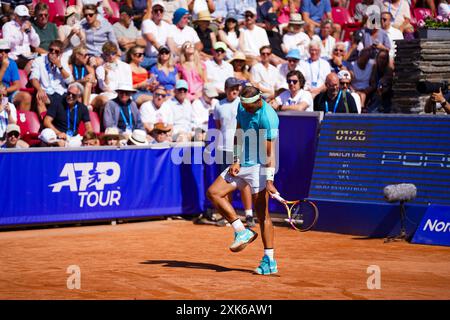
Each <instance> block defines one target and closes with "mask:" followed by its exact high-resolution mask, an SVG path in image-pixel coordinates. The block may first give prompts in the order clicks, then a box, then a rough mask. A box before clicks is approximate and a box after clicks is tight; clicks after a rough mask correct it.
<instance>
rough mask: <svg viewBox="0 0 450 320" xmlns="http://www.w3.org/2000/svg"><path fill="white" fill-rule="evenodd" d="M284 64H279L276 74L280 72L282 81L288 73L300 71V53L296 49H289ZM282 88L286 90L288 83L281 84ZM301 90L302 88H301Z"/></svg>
mask: <svg viewBox="0 0 450 320" xmlns="http://www.w3.org/2000/svg"><path fill="white" fill-rule="evenodd" d="M286 60H287V62H286V63H283V64H280V65H279V66H278V72H280V76H281V78H282V79H286V76H287V74H288V73H289V72H290V71H294V70H298V71H300V65H299V62H300V51H299V50H298V49H291V50H289V52H288V53H287V55H286ZM282 87H283V88H285V89H288V88H289V86H288V83H287V82H286V81H284V82H283V85H282ZM302 88H303V87H302Z"/></svg>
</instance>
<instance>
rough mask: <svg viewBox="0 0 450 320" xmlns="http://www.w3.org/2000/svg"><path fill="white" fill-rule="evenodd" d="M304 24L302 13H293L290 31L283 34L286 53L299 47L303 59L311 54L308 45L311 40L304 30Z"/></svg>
mask: <svg viewBox="0 0 450 320" xmlns="http://www.w3.org/2000/svg"><path fill="white" fill-rule="evenodd" d="M304 25H305V22H304V21H303V19H302V16H301V14H299V13H293V14H291V15H290V19H289V24H288V31H287V33H285V34H284V35H283V43H284V50H285V53H287V52H288V51H289V50H292V49H298V50H299V52H300V58H301V59H305V58H307V57H308V56H309V55H308V45H309V43H310V41H311V39H310V38H309V36H308V35H307V34H306V33H304V32H303V31H302V30H303V26H304Z"/></svg>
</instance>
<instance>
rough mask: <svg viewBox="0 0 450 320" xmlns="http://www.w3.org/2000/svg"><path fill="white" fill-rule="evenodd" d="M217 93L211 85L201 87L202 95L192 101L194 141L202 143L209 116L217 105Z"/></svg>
mask: <svg viewBox="0 0 450 320" xmlns="http://www.w3.org/2000/svg"><path fill="white" fill-rule="evenodd" d="M218 98H219V93H218V92H217V90H216V88H215V87H214V85H213V84H212V83H207V84H205V86H204V87H203V95H202V96H201V98H200V99H197V100H194V101H192V122H193V123H194V131H195V136H194V139H195V140H196V141H204V140H205V138H206V131H208V121H209V115H210V114H211V113H212V112H213V110H214V108H215V107H216V105H217V104H218V103H219V100H218Z"/></svg>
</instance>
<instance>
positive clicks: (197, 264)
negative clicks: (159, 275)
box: [141, 260, 253, 273]
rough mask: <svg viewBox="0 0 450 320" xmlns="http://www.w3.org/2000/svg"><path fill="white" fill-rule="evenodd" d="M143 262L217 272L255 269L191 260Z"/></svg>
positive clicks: (249, 271)
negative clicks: (228, 266)
mask: <svg viewBox="0 0 450 320" xmlns="http://www.w3.org/2000/svg"><path fill="white" fill-rule="evenodd" d="M141 264H161V265H163V267H168V268H188V269H205V270H214V271H216V272H229V271H240V272H247V273H253V271H251V270H247V269H237V268H227V267H223V266H219V265H217V264H211V263H201V262H190V261H177V260H147V261H145V262H141Z"/></svg>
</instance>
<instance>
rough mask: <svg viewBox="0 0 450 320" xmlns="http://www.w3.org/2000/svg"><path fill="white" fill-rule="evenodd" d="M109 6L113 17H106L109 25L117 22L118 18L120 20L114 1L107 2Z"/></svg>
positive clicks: (117, 6) (117, 5)
mask: <svg viewBox="0 0 450 320" xmlns="http://www.w3.org/2000/svg"><path fill="white" fill-rule="evenodd" d="M109 5H110V6H111V9H112V11H113V15H112V16H109V17H108V21H109V22H110V23H111V24H114V23H116V22H117V21H119V18H120V11H119V10H120V8H119V4H118V3H117V2H116V1H113V0H109Z"/></svg>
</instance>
